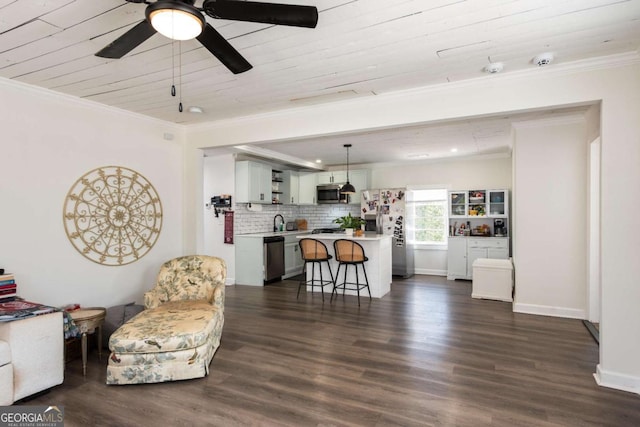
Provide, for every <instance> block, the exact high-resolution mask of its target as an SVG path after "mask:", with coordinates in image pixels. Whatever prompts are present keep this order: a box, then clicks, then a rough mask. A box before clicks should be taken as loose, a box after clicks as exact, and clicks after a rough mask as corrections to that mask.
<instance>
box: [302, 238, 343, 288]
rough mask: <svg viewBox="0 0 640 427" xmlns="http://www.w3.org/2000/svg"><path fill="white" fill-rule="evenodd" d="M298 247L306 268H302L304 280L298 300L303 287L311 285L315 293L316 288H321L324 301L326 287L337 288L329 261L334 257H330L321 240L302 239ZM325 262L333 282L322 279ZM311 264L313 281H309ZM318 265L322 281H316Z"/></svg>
mask: <svg viewBox="0 0 640 427" xmlns="http://www.w3.org/2000/svg"><path fill="white" fill-rule="evenodd" d="M298 245H300V253H301V254H302V259H303V261H304V267H302V276H303V278H302V280H301V281H300V283H299V284H298V295H297V296H296V299H298V297H299V296H300V288H301V287H302V285H305V287H306V285H311V292H313V287H314V286H320V292H321V293H322V301H324V287H325V286H327V285H334V286H335V284H334V282H335V281H334V280H333V273H332V272H331V265H329V260H330V259H332V258H333V257H332V256H331V255H329V251H328V250H327V246H326V245H325V244H324V243H322V242H321V241H320V240H316V239H300V241H299V242H298ZM323 262H326V263H327V268H328V269H329V277H331V280H324V278H323V277H322V263H323ZM309 263H311V280H307V264H309ZM316 264H318V268H319V269H320V280H317V279H316ZM332 294H333V291H332Z"/></svg>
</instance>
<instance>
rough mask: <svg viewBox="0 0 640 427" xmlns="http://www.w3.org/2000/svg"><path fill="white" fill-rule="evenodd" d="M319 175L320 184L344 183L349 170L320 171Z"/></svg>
mask: <svg viewBox="0 0 640 427" xmlns="http://www.w3.org/2000/svg"><path fill="white" fill-rule="evenodd" d="M317 177H318V179H317V182H318V185H322V184H344V183H345V182H347V171H330V172H318V173H317Z"/></svg>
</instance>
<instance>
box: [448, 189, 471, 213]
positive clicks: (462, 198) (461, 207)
mask: <svg viewBox="0 0 640 427" xmlns="http://www.w3.org/2000/svg"><path fill="white" fill-rule="evenodd" d="M466 216H467V192H466V191H451V192H450V193H449V217H450V218H457V217H466Z"/></svg>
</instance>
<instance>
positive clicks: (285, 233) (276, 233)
mask: <svg viewBox="0 0 640 427" xmlns="http://www.w3.org/2000/svg"><path fill="white" fill-rule="evenodd" d="M305 233H306V234H311V230H293V231H271V232H266V233H247V234H236V236H235V237H256V238H260V239H262V238H263V237H274V236H283V237H284V236H292V235H294V236H295V235H300V234H305Z"/></svg>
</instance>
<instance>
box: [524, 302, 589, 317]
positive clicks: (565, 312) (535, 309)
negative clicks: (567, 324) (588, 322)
mask: <svg viewBox="0 0 640 427" xmlns="http://www.w3.org/2000/svg"><path fill="white" fill-rule="evenodd" d="M513 312H514V313H524V314H537V315H539V316H552V317H566V318H569V319H586V317H587V313H586V312H585V311H584V310H579V309H576V308H567V307H553V306H548V305H536V304H522V303H518V302H514V303H513Z"/></svg>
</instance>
